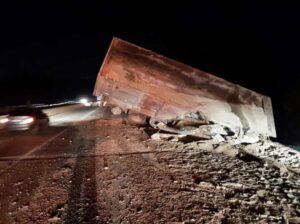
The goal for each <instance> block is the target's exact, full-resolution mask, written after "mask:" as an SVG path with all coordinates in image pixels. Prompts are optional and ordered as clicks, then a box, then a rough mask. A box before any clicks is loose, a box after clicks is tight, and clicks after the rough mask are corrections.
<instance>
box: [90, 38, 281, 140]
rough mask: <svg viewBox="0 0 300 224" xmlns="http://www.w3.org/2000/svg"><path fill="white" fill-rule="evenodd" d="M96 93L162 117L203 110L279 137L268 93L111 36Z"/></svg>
mask: <svg viewBox="0 0 300 224" xmlns="http://www.w3.org/2000/svg"><path fill="white" fill-rule="evenodd" d="M94 95H95V96H98V97H100V98H101V97H102V99H104V98H105V100H106V101H108V102H109V103H110V104H113V105H116V106H118V107H120V108H122V109H123V110H128V109H129V110H133V111H136V112H139V113H141V114H144V115H147V116H149V117H152V118H155V119H158V120H172V119H176V118H178V117H181V116H184V115H185V114H188V113H191V112H199V113H201V114H202V115H203V116H205V117H206V119H208V120H209V121H211V122H214V123H219V124H221V125H224V126H227V127H229V128H240V129H242V130H244V131H245V132H249V131H250V132H256V133H259V134H262V135H265V136H271V137H276V130H275V124H274V117H273V110H272V103H271V99H270V97H267V96H264V95H261V94H258V93H256V92H254V91H251V90H249V89H246V88H244V87H241V86H239V85H237V84H233V83H231V82H228V81H226V80H224V79H222V78H219V77H216V76H214V75H211V74H209V73H206V72H203V71H201V70H198V69H195V68H192V67H190V66H188V65H185V64H182V63H180V62H177V61H175V60H172V59H169V58H166V57H164V56H162V55H159V54H156V53H154V52H152V51H150V50H147V49H144V48H142V47H139V46H136V45H134V44H131V43H129V42H126V41H123V40H121V39H118V38H113V40H112V42H111V45H110V47H109V49H108V52H107V54H106V57H105V59H104V61H103V64H102V66H101V68H100V71H99V73H98V76H97V80H96V84H95V89H94Z"/></svg>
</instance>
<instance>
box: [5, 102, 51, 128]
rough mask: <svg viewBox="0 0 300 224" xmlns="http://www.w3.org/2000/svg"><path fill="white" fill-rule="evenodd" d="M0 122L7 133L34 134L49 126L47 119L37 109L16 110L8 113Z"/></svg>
mask: <svg viewBox="0 0 300 224" xmlns="http://www.w3.org/2000/svg"><path fill="white" fill-rule="evenodd" d="M0 122H1V123H2V124H4V126H5V129H6V130H8V131H27V130H29V131H31V132H33V133H35V132H38V131H40V130H42V129H43V128H45V127H47V126H48V125H49V117H48V116H47V115H46V114H45V113H44V112H43V111H42V110H40V109H37V108H18V109H14V110H12V111H10V113H9V114H8V116H7V117H5V118H2V120H1V121H0Z"/></svg>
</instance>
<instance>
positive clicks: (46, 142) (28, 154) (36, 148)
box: [0, 128, 69, 175]
mask: <svg viewBox="0 0 300 224" xmlns="http://www.w3.org/2000/svg"><path fill="white" fill-rule="evenodd" d="M68 129H69V128H66V129H64V130H62V131H61V132H59V133H58V134H56V135H55V136H53V137H52V138H50V139H48V140H47V141H45V142H43V143H42V144H41V145H38V146H36V147H34V148H33V149H32V150H30V151H29V152H27V153H25V154H24V155H21V156H19V157H18V158H17V159H16V161H15V163H13V164H11V165H10V166H9V167H7V168H6V169H4V170H2V171H1V172H0V175H2V174H3V173H5V172H6V171H7V170H9V169H11V168H12V167H13V166H15V165H16V164H17V163H18V162H19V161H20V160H24V159H26V158H27V157H28V156H30V155H31V154H32V153H34V152H36V151H38V150H40V149H42V148H43V147H44V146H45V145H47V144H48V143H50V142H51V141H53V140H54V139H56V138H57V137H59V136H60V135H62V134H63V133H65V132H66V131H67V130H68Z"/></svg>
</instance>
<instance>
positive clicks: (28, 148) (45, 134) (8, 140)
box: [0, 106, 102, 161]
mask: <svg viewBox="0 0 300 224" xmlns="http://www.w3.org/2000/svg"><path fill="white" fill-rule="evenodd" d="M101 116H102V114H101V112H100V113H99V111H98V108H95V107H84V106H82V107H79V108H76V109H74V110H71V111H67V112H64V113H59V114H56V115H53V116H51V117H50V126H49V127H48V128H47V129H45V130H42V131H41V132H39V133H37V134H32V133H29V132H5V131H3V130H2V132H1V133H0V161H6V160H12V159H16V160H17V159H19V158H22V157H24V156H27V155H29V154H31V153H33V152H34V151H37V150H39V149H40V148H42V147H43V145H45V144H47V143H48V142H50V141H52V140H54V139H55V138H57V137H59V136H60V135H62V134H63V132H65V131H66V129H68V128H69V127H71V126H76V125H80V124H81V123H83V122H87V121H89V120H94V119H96V118H99V117H101Z"/></svg>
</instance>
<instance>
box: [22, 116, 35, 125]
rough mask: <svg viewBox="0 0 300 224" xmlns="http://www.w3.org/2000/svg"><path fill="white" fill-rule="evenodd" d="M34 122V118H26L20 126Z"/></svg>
mask: <svg viewBox="0 0 300 224" xmlns="http://www.w3.org/2000/svg"><path fill="white" fill-rule="evenodd" d="M33 121H34V118H33V117H29V118H26V119H25V120H24V121H22V122H21V123H22V124H30V123H32V122H33Z"/></svg>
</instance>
